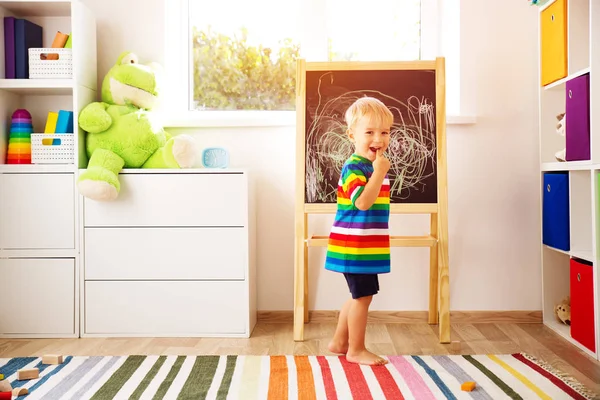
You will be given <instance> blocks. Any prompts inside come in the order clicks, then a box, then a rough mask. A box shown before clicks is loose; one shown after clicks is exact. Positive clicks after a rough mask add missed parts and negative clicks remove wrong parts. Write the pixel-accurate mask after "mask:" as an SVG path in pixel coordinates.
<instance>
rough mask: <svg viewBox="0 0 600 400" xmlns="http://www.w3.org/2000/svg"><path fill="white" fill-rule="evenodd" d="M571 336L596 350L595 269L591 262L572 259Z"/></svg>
mask: <svg viewBox="0 0 600 400" xmlns="http://www.w3.org/2000/svg"><path fill="white" fill-rule="evenodd" d="M570 267H571V276H570V281H571V282H570V285H571V288H570V289H571V336H572V337H573V339H575V340H577V341H578V342H579V343H581V344H582V345H584V346H585V347H587V348H588V349H590V350H591V351H596V350H595V349H596V335H595V328H594V272H593V271H594V270H593V267H592V265H591V263H587V262H583V261H578V260H575V259H571V266H570Z"/></svg>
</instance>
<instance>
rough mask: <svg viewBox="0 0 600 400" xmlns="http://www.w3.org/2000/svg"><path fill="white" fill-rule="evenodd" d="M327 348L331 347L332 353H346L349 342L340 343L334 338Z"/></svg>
mask: <svg viewBox="0 0 600 400" xmlns="http://www.w3.org/2000/svg"><path fill="white" fill-rule="evenodd" d="M327 349H329V351H330V352H332V353H336V354H346V353H347V352H348V343H346V344H344V343H338V342H336V341H334V340H332V341H331V342H329V345H328V346H327Z"/></svg>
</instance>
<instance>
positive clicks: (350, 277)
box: [344, 274, 379, 299]
mask: <svg viewBox="0 0 600 400" xmlns="http://www.w3.org/2000/svg"><path fill="white" fill-rule="evenodd" d="M344 277H345V278H346V282H348V288H349V289H350V293H351V294H352V298H353V299H358V298H359V297H366V296H373V295H374V294H377V292H379V278H378V275H377V274H344Z"/></svg>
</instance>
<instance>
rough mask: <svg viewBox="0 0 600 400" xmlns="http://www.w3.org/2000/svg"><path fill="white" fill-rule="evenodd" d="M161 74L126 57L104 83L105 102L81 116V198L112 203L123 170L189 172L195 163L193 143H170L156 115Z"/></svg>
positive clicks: (152, 66)
mask: <svg viewBox="0 0 600 400" xmlns="http://www.w3.org/2000/svg"><path fill="white" fill-rule="evenodd" d="M160 89H161V88H160V68H159V66H158V65H157V64H155V63H149V64H147V65H145V64H140V63H139V62H138V57H137V56H136V55H135V54H134V53H131V52H123V53H121V55H120V56H119V59H118V60H117V63H116V64H115V65H114V66H113V67H112V68H111V69H110V70H109V71H108V73H107V74H106V76H105V77H104V80H103V82H102V101H101V102H94V103H91V104H88V105H87V106H86V107H85V108H84V109H83V110H81V113H80V114H79V126H80V127H81V129H83V130H84V131H85V132H87V135H86V151H87V155H88V157H89V163H88V167H87V169H86V170H85V171H83V172H82V173H81V174H80V175H79V179H78V181H77V187H78V189H79V192H80V193H81V194H82V195H83V196H85V197H87V198H89V199H93V200H98V201H110V200H114V199H116V198H117V196H118V194H119V190H120V184H119V176H118V175H119V172H120V171H121V169H122V168H189V167H191V166H192V165H193V164H194V162H195V160H196V152H195V145H194V143H193V140H192V139H191V137H189V136H187V135H177V136H174V137H171V135H169V133H168V132H166V131H165V130H164V129H163V127H162V125H161V124H160V123H159V121H158V118H157V116H156V115H155V113H153V112H152V110H153V109H154V108H155V106H156V105H157V102H158V99H159V94H160Z"/></svg>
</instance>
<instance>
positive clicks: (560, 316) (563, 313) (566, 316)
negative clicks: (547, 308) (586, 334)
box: [554, 296, 571, 325]
mask: <svg viewBox="0 0 600 400" xmlns="http://www.w3.org/2000/svg"><path fill="white" fill-rule="evenodd" d="M554 314H555V315H556V319H557V320H558V321H559V322H561V323H563V324H565V325H571V298H570V296H567V297H565V298H564V299H562V301H561V302H560V304H557V305H555V306H554Z"/></svg>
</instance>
